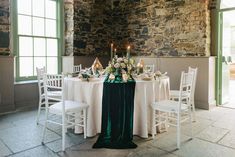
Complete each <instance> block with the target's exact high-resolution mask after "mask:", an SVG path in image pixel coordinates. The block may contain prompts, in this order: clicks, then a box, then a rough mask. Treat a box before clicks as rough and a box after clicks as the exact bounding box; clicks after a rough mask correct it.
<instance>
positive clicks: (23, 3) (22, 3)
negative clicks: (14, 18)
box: [17, 0, 32, 15]
mask: <svg viewBox="0 0 235 157" xmlns="http://www.w3.org/2000/svg"><path fill="white" fill-rule="evenodd" d="M17 5H18V13H19V14H26V15H31V10H32V9H31V0H18V1H17Z"/></svg>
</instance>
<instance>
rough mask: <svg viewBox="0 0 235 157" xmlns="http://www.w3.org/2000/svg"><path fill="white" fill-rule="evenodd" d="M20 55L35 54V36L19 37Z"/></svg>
mask: <svg viewBox="0 0 235 157" xmlns="http://www.w3.org/2000/svg"><path fill="white" fill-rule="evenodd" d="M19 56H33V38H31V37H19Z"/></svg>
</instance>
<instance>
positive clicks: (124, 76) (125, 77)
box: [122, 74, 128, 82]
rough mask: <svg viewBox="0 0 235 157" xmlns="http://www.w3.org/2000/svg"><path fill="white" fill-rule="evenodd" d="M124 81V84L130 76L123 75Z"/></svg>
mask: <svg viewBox="0 0 235 157" xmlns="http://www.w3.org/2000/svg"><path fill="white" fill-rule="evenodd" d="M122 79H123V82H127V80H128V75H127V74H122Z"/></svg>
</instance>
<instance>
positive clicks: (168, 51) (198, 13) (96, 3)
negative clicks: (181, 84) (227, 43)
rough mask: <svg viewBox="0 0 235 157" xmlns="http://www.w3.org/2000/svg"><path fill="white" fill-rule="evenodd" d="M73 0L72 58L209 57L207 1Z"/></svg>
mask: <svg viewBox="0 0 235 157" xmlns="http://www.w3.org/2000/svg"><path fill="white" fill-rule="evenodd" d="M110 2H111V1H110V0H106V1H101V0H75V1H74V55H98V56H102V55H107V54H109V48H110V43H111V42H112V41H113V42H114V44H115V46H116V47H117V49H118V52H119V53H122V52H125V51H126V47H127V45H131V47H132V55H144V56H148V55H157V56H184V55H190V56H198V55H199V56H209V55H210V22H209V21H210V15H209V7H211V6H209V0H113V9H112V7H111V3H110Z"/></svg>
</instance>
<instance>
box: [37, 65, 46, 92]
mask: <svg viewBox="0 0 235 157" xmlns="http://www.w3.org/2000/svg"><path fill="white" fill-rule="evenodd" d="M36 71H37V79H38V90H39V96H41V94H43V76H44V74H46V67H42V68H38V67H36Z"/></svg>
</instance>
